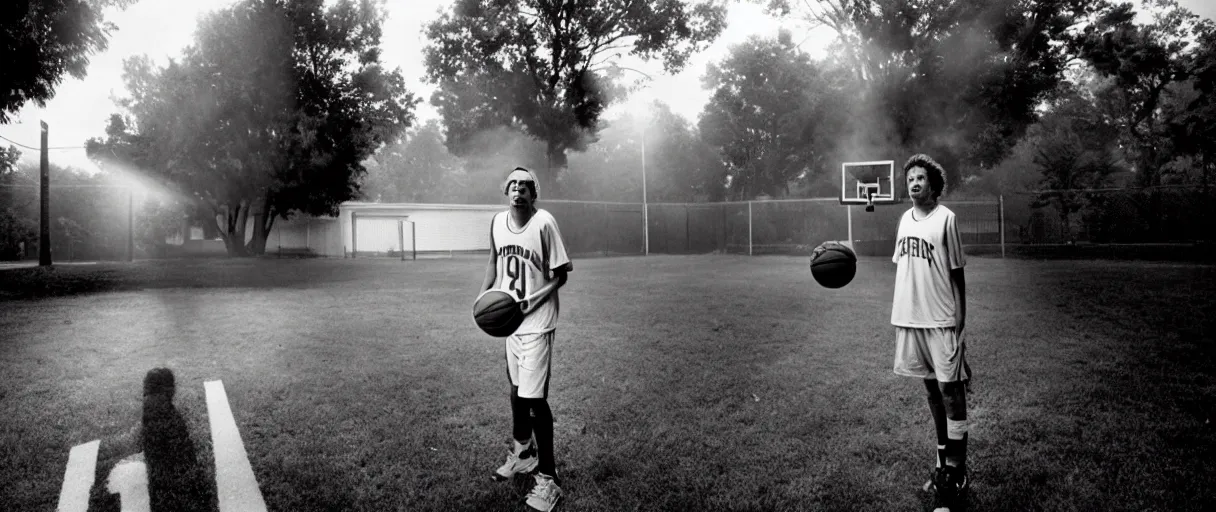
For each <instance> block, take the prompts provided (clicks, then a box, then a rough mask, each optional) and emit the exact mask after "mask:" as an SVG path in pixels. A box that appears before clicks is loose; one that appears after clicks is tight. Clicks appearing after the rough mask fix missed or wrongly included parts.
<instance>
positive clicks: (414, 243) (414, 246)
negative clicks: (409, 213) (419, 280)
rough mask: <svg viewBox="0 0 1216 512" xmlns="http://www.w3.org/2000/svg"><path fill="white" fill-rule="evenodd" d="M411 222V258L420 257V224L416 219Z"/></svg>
mask: <svg viewBox="0 0 1216 512" xmlns="http://www.w3.org/2000/svg"><path fill="white" fill-rule="evenodd" d="M409 222H410V259H411V260H417V259H418V229H417V228H418V225H417V224H414V221H412V220H411V221H409Z"/></svg>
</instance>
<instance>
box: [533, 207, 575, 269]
mask: <svg viewBox="0 0 1216 512" xmlns="http://www.w3.org/2000/svg"><path fill="white" fill-rule="evenodd" d="M541 238H542V241H543V243H544V247H545V253H546V254H545V263H546V264H547V265H548V266H549V270H550V271H552V270H553V269H556V268H561V267H562V266H566V265H569V268H567V270H574V265H573V263H571V261H570V255H569V254H567V253H566V241H565V240H563V239H562V232H561V230H560V229H558V227H557V219H554V218H553V216H552V215H546V216H545V226H544V228H543V230H542V231H541Z"/></svg>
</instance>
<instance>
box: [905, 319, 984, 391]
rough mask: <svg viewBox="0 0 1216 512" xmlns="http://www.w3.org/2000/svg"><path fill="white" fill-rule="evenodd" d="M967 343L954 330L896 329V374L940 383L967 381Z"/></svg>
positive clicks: (968, 372) (950, 328)
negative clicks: (933, 379) (935, 380)
mask: <svg viewBox="0 0 1216 512" xmlns="http://www.w3.org/2000/svg"><path fill="white" fill-rule="evenodd" d="M965 352H966V351H965V346H964V340H962V339H959V337H958V335H957V334H956V333H955V330H954V328H953V327H933V328H923V329H918V328H910V327H898V326H897V327H896V328H895V373H896V374H897V375H904V376H907V377H919V378H922V379H932V378H936V379H937V380H938V381H940V382H956V381H966V380H968V379H970V378H971V371H970V368H968V367H967V360H966V353H965Z"/></svg>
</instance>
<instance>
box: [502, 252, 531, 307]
mask: <svg viewBox="0 0 1216 512" xmlns="http://www.w3.org/2000/svg"><path fill="white" fill-rule="evenodd" d="M506 267H507V269H506V270H507V277H509V278H511V281H510V282H509V283H507V289H508V290H511V291H513V292H515V296H516V297H518V298H520V299H522V298H524V297H527V296H528V276H527V275H526V274H525V273H524V260H523V259H522V258H519V257H516V256H510V257H508V258H507V265H506Z"/></svg>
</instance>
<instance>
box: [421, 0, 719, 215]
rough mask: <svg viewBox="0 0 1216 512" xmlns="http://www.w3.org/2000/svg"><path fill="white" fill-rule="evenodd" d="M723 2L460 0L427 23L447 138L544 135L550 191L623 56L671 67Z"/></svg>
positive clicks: (698, 44) (613, 87) (700, 43)
mask: <svg viewBox="0 0 1216 512" xmlns="http://www.w3.org/2000/svg"><path fill="white" fill-rule="evenodd" d="M725 14H726V10H725V7H724V5H723V2H722V1H721V0H701V1H698V2H685V1H680V0H657V1H641V0H599V1H572V2H570V1H558V0H457V1H456V2H455V5H454V6H453V7H452V9H451V10H450V11H449V12H446V13H444V14H443V15H442V16H441V17H440V18H439V19H437V20H436V21H435V22H433V23H432V24H431V25H430V26H429V27H428V29H427V35H428V37H429V38H430V40H431V45H430V46H428V47H427V49H426V67H427V73H428V78H429V79H430V80H431V82H432V83H436V84H437V85H438V86H439V88H438V90H437V91H436V92H435V95H434V96H433V98H432V100H431V102H432V103H433V104H434V105H435V106H436V107H438V109H439V112H440V114H441V115H442V116H443V120H444V125H445V126H446V127H447V144H448V147H449V148H451V149H452V152H453V153H455V154H457V155H464V154H466V153H468V152H471V151H477V150H478V148H474V147H471V141H473V140H476V135H477V134H478V133H480V132H483V131H486V130H490V129H493V128H496V127H502V126H507V127H512V128H515V129H519V130H522V131H523V132H524V133H526V134H527V135H529V136H531V137H533V138H535V139H537V140H539V141H542V142H544V143H545V146H546V154H547V155H546V156H547V161H548V162H547V163H548V166H547V167H548V168H549V169H548V170H549V171H550V172H547V173H546V172H542V173H540V179H541V181H542V187H544V188H546V189H548V190H550V191H553V190H554V188H555V187H554V186H553V185H556V184H557V183H558V174H559V171H560V170H561V169H563V168H565V166H566V154H567V151H569V150H575V151H581V150H583V149H585V148H586V147H587V145H588V144H589V143H591V142H593V141H594V140H595V137H596V135H597V133H598V131H599V124H598V123H599V120H600V116H601V114H602V113H603V112H604V109H605V108H606V107H607V106H608V105H610V104H611V103H612V102H613V101H614V100H615V99H617V98H619V97H620V94H621V93H623V92H624V88H625V84H624V81H623V78H622V77H623V73H624V72H625V69H624V68H622V67H621V66H620V59H621V57H622V56H624V55H626V54H627V55H631V56H633V57H637V58H640V59H643V60H651V59H656V58H657V59H662V61H663V64H664V68H665V69H666V71H667V72H669V73H675V72H678V71H679V70H681V69H682V68H683V67H684V65H685V63H686V62H687V60H688V58H689V56H690V55H692V54H693V53H695V52H697V51H700V50H702V49H704V48H705V47H706V46H707V45H708V43H709V42H710V41H712V40H713V39H714V38H715V37H717V35H718V33H719V32H721V30H722V28H723V27H724V25H725Z"/></svg>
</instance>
